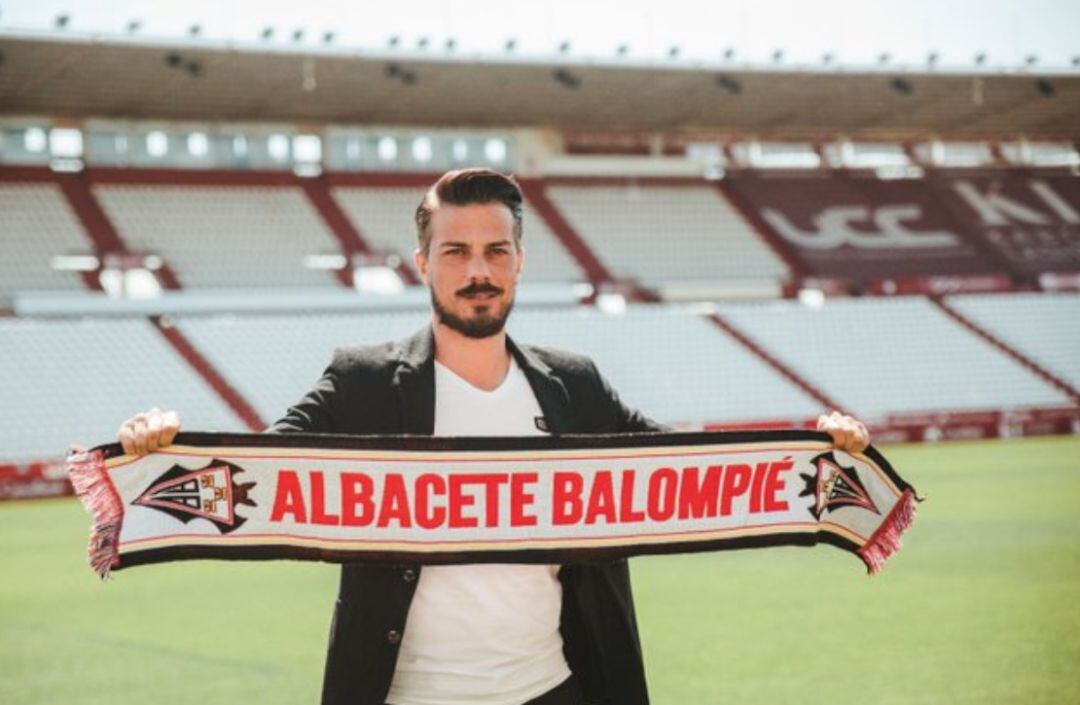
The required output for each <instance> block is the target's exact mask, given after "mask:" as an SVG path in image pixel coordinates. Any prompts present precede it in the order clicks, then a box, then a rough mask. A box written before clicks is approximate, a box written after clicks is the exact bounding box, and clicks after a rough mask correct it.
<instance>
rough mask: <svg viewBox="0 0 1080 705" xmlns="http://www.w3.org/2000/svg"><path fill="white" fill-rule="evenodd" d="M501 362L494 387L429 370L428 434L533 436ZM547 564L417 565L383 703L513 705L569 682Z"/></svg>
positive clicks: (526, 389)
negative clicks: (431, 417)
mask: <svg viewBox="0 0 1080 705" xmlns="http://www.w3.org/2000/svg"><path fill="white" fill-rule="evenodd" d="M542 414H543V412H542V411H541V410H540V405H539V404H538V403H537V401H536V396H535V395H534V394H533V391H532V388H531V387H530V386H529V382H528V380H527V379H526V378H525V374H524V373H523V372H522V371H521V368H519V367H518V365H517V362H516V361H515V360H513V359H512V358H511V361H510V370H509V372H508V373H507V375H506V378H505V379H504V380H503V382H502V384H501V385H499V387H498V388H497V389H494V390H492V391H490V392H486V391H484V390H482V389H478V388H476V387H474V386H472V385H471V384H469V383H468V382H466V381H465V380H464V379H462V378H461V377H459V376H457V375H456V374H454V373H453V372H451V371H450V370H449V369H448V368H446V367H444V366H443V365H441V364H440V363H438V362H436V363H435V435H436V436H537V435H543V432H542V431H541V430H540V429H539V427H538V425H537V419H538V418H540V417H541V416H542ZM558 572H559V566H557V565H506V564H474V565H457V566H425V567H424V569H423V570H422V571H421V572H420V582H419V584H418V585H417V587H416V595H415V596H414V597H413V601H412V605H411V606H410V608H409V615H408V618H407V619H406V622H405V633H404V635H403V636H402V639H401V650H400V652H399V653H398V660H397V668H396V669H395V671H394V680H393V682H392V683H391V684H390V693H389V694H388V695H387V697H386V701H387V702H388V703H392V704H393V705H520V703H523V702H526V701H528V700H531V699H532V698H534V697H536V696H538V695H541V694H542V693H545V692H547V691H548V690H551V689H552V688H554V687H555V686H557V685H558V684H559V683H561V682H562V681H564V680H566V678H568V677H569V676H570V668H569V667H568V666H567V664H566V658H565V657H564V656H563V651H562V647H563V642H562V635H561V634H560V633H559V612H560V610H561V608H562V584H561V583H560V582H559V578H558Z"/></svg>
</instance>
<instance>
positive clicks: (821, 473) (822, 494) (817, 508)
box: [799, 451, 881, 519]
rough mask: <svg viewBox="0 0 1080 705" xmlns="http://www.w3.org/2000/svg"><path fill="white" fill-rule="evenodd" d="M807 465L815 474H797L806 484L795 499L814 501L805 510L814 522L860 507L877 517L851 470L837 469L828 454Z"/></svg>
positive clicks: (872, 504) (872, 501) (837, 462)
mask: <svg viewBox="0 0 1080 705" xmlns="http://www.w3.org/2000/svg"><path fill="white" fill-rule="evenodd" d="M810 463H811V464H812V465H813V466H814V467H815V468H816V469H817V472H816V473H814V474H813V475H807V474H805V473H799V477H801V478H802V479H803V481H804V482H806V489H804V490H803V491H802V492H800V493H799V496H800V497H806V496H807V495H811V496H813V497H814V504H813V505H812V506H810V507H807V509H809V511H810V513H811V514H813V515H814V518H815V519H820V518H821V515H822V514H824V513H825V512H829V513H832V512H833V511H835V510H836V509H839V508H840V507H862V508H863V509H865V510H867V511H870V512H873V513H874V514H881V511H880V510H879V509H878V508H877V505H876V504H874V500H872V499H870V495H869V494H868V493H867V491H866V487H864V486H863V483H862V481H861V480H859V474H858V473H857V472H856V471H855V468H854V467H844V466H842V465H840V463H839V461H837V459H836V456H835V455H834V454H833V452H832V451H829V452H828V453H822V454H821V455H818V456H815V457H814V458H813V459H812V460H811V461H810Z"/></svg>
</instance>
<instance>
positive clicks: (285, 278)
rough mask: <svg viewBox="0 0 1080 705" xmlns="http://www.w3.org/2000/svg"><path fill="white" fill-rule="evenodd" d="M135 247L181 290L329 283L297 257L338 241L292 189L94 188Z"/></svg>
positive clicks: (329, 248)
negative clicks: (161, 265) (173, 276)
mask: <svg viewBox="0 0 1080 705" xmlns="http://www.w3.org/2000/svg"><path fill="white" fill-rule="evenodd" d="M94 195H95V196H96V197H97V199H98V200H99V201H100V202H101V205H102V207H103V208H104V209H105V212H106V213H107V214H108V216H109V218H110V219H111V220H112V222H113V224H114V225H115V226H116V228H117V230H118V231H119V233H120V236H121V237H122V238H123V239H124V241H125V242H126V243H127V245H128V247H129V248H130V249H132V250H135V251H140V252H152V253H156V254H159V255H161V256H163V257H164V258H165V259H166V261H167V262H168V263H169V264H170V265H171V266H172V268H173V270H174V271H175V272H176V273H177V276H178V277H179V279H180V282H181V284H182V285H183V286H184V287H259V288H261V287H269V286H335V285H336V284H335V280H334V278H333V276H332V275H331V274H330V273H329V272H326V271H318V270H312V269H307V268H305V267H304V257H305V256H307V255H319V254H329V253H336V252H339V251H340V247H339V246H338V243H337V241H336V240H335V239H334V238H333V235H332V234H331V233H330V231H329V230H328V229H327V228H326V226H325V225H323V223H322V221H321V220H320V219H319V216H318V214H317V213H316V212H315V209H314V208H313V207H312V206H311V204H310V203H309V202H308V201H307V199H306V198H305V197H304V194H303V193H301V192H300V190H299V189H291V188H271V187H233V186H229V187H220V186H219V187H202V186H199V187H196V186H128V185H112V184H110V185H97V186H95V187H94Z"/></svg>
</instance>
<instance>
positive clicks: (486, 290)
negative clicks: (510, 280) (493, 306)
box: [455, 283, 503, 296]
mask: <svg viewBox="0 0 1080 705" xmlns="http://www.w3.org/2000/svg"><path fill="white" fill-rule="evenodd" d="M455 293H456V295H457V296H476V295H477V294H495V295H496V296H497V295H499V294H501V293H503V290H502V289H500V288H499V287H497V286H495V285H494V284H486V283H473V284H469V285H468V286H467V287H465V288H463V289H458V290H457V292H455Z"/></svg>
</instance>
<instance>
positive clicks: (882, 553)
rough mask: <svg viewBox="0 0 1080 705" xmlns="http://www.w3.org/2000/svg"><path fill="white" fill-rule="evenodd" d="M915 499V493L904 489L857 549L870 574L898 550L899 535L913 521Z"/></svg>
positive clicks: (875, 571)
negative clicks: (867, 539) (863, 543)
mask: <svg viewBox="0 0 1080 705" xmlns="http://www.w3.org/2000/svg"><path fill="white" fill-rule="evenodd" d="M915 501H916V499H915V494H914V493H913V492H912V491H911V490H910V489H908V490H904V493H903V494H902V495H901V496H900V499H899V500H897V502H896V506H894V507H893V508H892V511H891V512H889V516H888V517H886V519H885V521H884V522H883V523H882V525H881V526H879V527H878V529H877V531H875V532H874V535H873V536H871V537H870V540H869V541H868V542H867V543H866V545H865V546H863V547H862V548H860V549H859V550H858V554H859V557H860V558H862V559H863V563H866V568H867V571H868V572H869V573H870V574H871V575H874V574H875V573H877V572H878V571H880V570H881V569H882V568H883V567H884V566H885V561H886V560H888V558H889V556H891V555H892V554H894V553H896V552H897V551H899V550H900V546H901V543H900V536H901V535H902V534H903V533H904V532H905V531H907V529H908V527H910V526H911V523H912V522H913V521H915Z"/></svg>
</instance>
